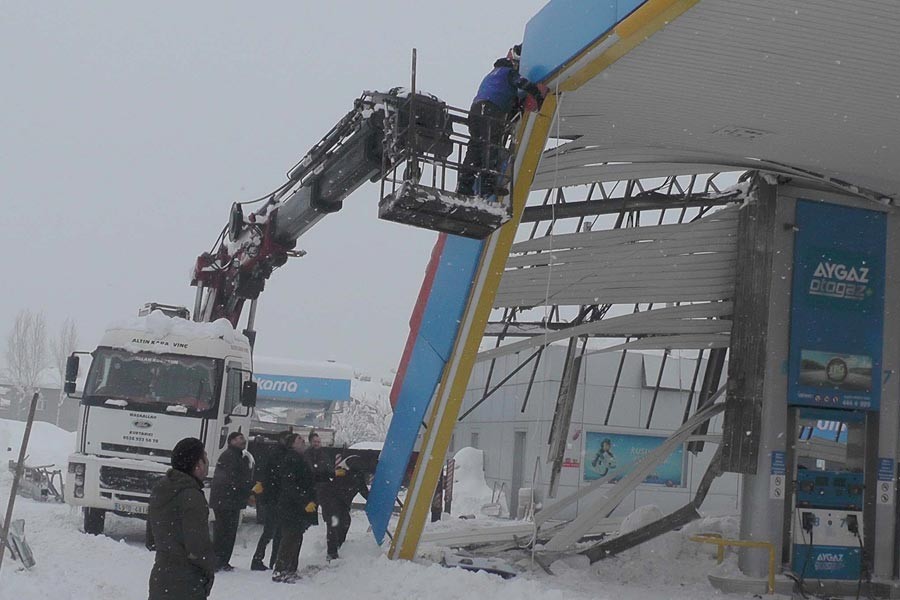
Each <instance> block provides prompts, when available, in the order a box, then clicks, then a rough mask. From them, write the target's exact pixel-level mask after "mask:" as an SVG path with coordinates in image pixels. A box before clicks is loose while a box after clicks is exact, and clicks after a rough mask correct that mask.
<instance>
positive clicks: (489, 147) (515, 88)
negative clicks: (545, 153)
mask: <svg viewBox="0 0 900 600" xmlns="http://www.w3.org/2000/svg"><path fill="white" fill-rule="evenodd" d="M521 53H522V45H521V44H516V45H515V46H513V47H512V48H510V50H509V53H507V55H506V58H500V59H497V61H495V62H494V68H493V70H491V72H490V73H488V74H487V75H486V76H485V77H484V79H482V81H481V85H480V86H479V87H478V92H477V93H476V94H475V99H474V100H473V101H472V106H471V108H469V117H468V119H467V123H468V126H469V145H468V148H467V149H466V157H465V158H464V159H463V164H462V167H461V168H460V170H459V180H458V182H457V186H456V192H457V193H458V194H463V195H465V196H474V195H475V180H476V177H478V175H479V174H480V176H481V178H480V181H481V185H480V189H479V190H478V192H479V195H480V196H482V197H485V198H486V197H488V196H491V195H493V194H494V193H497V195H501V196H505V195H506V194H508V193H509V192H508V191H507V190H497V189H495V186H496V178H497V172H498V171H499V170H500V168H501V160H500V157H501V150H502V148H503V136H504V133H505V132H506V127H507V121H508V120H509V119H510V117H511V116H513V115H515V114H516V113H517V112H518V111H519V110H520V109H521V104H520V95H521V94H520V93H521V92H525V93H527V94H530V95H531V96H532V97H533V98H534V99H535V101H536V103H537V107H538V109H540V105H541V103H542V102H543V101H544V95H545V94H544V90H545V89H546V88H544V89H541V88H540V87H538V86H537V85H535V84H534V83H531V82H530V81H528V80H527V79H525V78H524V77H522V76H521V75H519V58H520V55H521Z"/></svg>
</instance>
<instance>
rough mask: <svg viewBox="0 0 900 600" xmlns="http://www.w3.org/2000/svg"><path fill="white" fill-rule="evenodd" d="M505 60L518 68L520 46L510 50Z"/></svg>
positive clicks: (520, 55)
mask: <svg viewBox="0 0 900 600" xmlns="http://www.w3.org/2000/svg"><path fill="white" fill-rule="evenodd" d="M506 58H508V59H509V60H511V61H512V62H513V63H515V65H516V66H519V60H521V58H522V44H516V45H515V46H513V47H512V48H510V49H509V52H507V53H506Z"/></svg>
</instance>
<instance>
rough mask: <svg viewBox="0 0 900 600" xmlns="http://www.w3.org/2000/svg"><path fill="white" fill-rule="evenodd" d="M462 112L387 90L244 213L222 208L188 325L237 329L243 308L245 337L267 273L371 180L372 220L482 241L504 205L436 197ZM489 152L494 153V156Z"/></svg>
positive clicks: (461, 143)
mask: <svg viewBox="0 0 900 600" xmlns="http://www.w3.org/2000/svg"><path fill="white" fill-rule="evenodd" d="M464 123H465V112H464V111H461V110H458V109H454V108H451V107H449V106H447V105H446V104H445V103H444V102H442V101H440V100H439V99H437V98H435V97H434V96H431V95H428V94H423V93H409V92H406V91H405V90H402V89H400V88H395V89H393V90H391V91H390V92H387V93H380V92H366V93H364V94H363V95H362V96H361V97H360V98H358V99H357V100H356V101H355V102H354V106H353V109H352V110H351V111H350V112H348V113H347V115H346V116H344V118H342V119H341V120H340V121H339V122H338V123H337V125H335V126H334V127H333V128H332V129H331V131H329V132H328V134H326V135H325V137H323V138H322V140H320V141H319V142H318V143H317V144H316V145H315V146H313V148H312V149H311V150H310V151H309V152H307V154H306V155H305V156H304V157H303V158H302V159H301V160H300V161H299V162H298V163H297V164H296V165H295V166H294V167H293V168H292V169H291V170H290V171H288V173H287V181H286V182H285V183H284V184H282V185H281V186H280V187H279V188H277V189H276V190H274V191H273V192H272V193H271V194H269V195H267V196H265V197H263V198H260V199H259V200H258V201H254V202H262V204H261V207H260V208H258V209H257V210H256V211H255V212H252V213H249V214H245V213H244V206H245V205H246V204H249V203H235V204H233V205H232V207H231V214H230V216H229V220H228V224H227V225H226V227H225V229H224V230H223V231H222V233H221V234H220V236H219V239H218V240H217V241H216V244H215V245H214V249H213V250H212V251H211V252H204V253H203V254H201V255H200V256H199V257H198V258H197V261H196V264H195V266H194V271H193V275H192V279H191V285H193V286H196V287H197V294H196V300H195V304H194V320H195V321H214V320H216V319H220V318H225V319H228V320H229V321H230V322H231V324H232V325H233V326H234V327H235V328H237V327H238V321H239V320H240V317H241V313H242V311H243V307H244V303H245V302H246V301H248V300H249V301H251V308H250V314H249V316H248V324H247V329H246V330H245V333H247V334H248V336H249V337H250V339H251V343H252V341H253V337H254V331H253V321H254V319H255V308H256V299H257V298H258V297H259V294H260V293H261V292H262V290H263V288H264V287H265V283H266V280H267V279H268V278H269V277H270V276H271V274H272V272H273V271H274V270H275V269H276V268H278V267H280V266H281V265H283V264H284V263H285V262H287V259H288V258H289V257H291V256H302V255H303V254H304V252H302V251H299V250H297V249H296V243H297V240H298V238H299V237H300V236H301V235H303V234H304V233H305V232H306V231H308V230H309V229H310V228H311V227H312V226H313V225H315V224H316V223H317V222H319V220H320V219H322V217H324V216H325V215H327V214H329V213H333V212H336V211H338V210H340V209H341V207H342V203H343V200H344V199H345V198H346V197H347V196H349V195H350V194H351V193H352V192H353V191H354V190H356V189H357V188H358V187H359V186H361V185H362V184H363V183H365V182H366V181H367V180H370V181H373V182H374V181H379V180H380V181H381V201H380V202H379V216H380V217H381V218H383V219H387V220H391V221H396V222H400V223H406V224H410V225H415V226H418V227H425V228H427V229H432V230H435V231H441V232H446V233H452V234H456V235H463V236H466V237H472V238H484V237H486V236H487V235H489V234H490V233H491V232H492V231H494V230H495V229H497V228H498V227H500V225H502V224H503V223H505V222H506V221H507V220H508V219H509V214H510V213H509V205H508V202H506V201H504V200H502V199H501V200H500V201H491V202H489V201H487V200H485V199H483V198H473V197H467V196H461V195H458V194H456V193H454V192H450V191H447V190H445V189H444V188H445V185H446V183H447V178H446V176H447V174H448V172H453V171H455V170H458V168H459V167H460V163H461V160H460V158H461V156H462V153H463V151H464V149H465V145H466V143H467V137H466V136H465V135H463V134H462V133H461V130H462V127H461V126H462V125H463V124H464ZM498 151H500V150H499V149H498Z"/></svg>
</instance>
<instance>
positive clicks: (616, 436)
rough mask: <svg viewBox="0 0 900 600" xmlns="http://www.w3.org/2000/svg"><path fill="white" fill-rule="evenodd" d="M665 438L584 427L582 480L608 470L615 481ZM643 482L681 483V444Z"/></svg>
mask: <svg viewBox="0 0 900 600" xmlns="http://www.w3.org/2000/svg"><path fill="white" fill-rule="evenodd" d="M665 441H666V438H665V437H660V436H655V435H633V434H627V433H609V432H605V431H588V432H587V436H586V437H585V440H584V480H585V481H593V480H595V479H600V478H601V477H606V476H607V475H609V474H611V473H612V474H614V476H613V477H612V479H611V480H610V482H616V481H618V480H619V479H621V478H622V477H624V476H625V475H627V474H628V472H629V471H631V469H632V468H633V467H634V465H635V464H636V463H637V462H638V461H640V460H641V459H642V458H643V457H644V456H646V455H647V454H649V453H650V452H652V451H653V450H654V449H656V448H657V447H659V446H660V445H662V443H663V442H665ZM643 483H649V484H654V485H664V486H666V487H679V486H681V485H684V446H678V447H677V448H676V449H675V450H674V451H673V452H672V454H670V455H669V457H668V458H667V459H666V460H665V461H663V462H662V463H660V464H659V466H657V468H656V469H655V470H654V471H653V472H652V473H650V474H649V475H648V476H647V477H646V478H645V479H644V481H643Z"/></svg>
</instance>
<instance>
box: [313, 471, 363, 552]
mask: <svg viewBox="0 0 900 600" xmlns="http://www.w3.org/2000/svg"><path fill="white" fill-rule="evenodd" d="M357 458H358V457H357V456H355V455H351V456H348V457H347V458H344V459H343V460H342V459H341V455H340V454H338V455H337V457H336V458H335V460H336V461H337V463H338V464H337V465H336V466H335V468H334V479H333V480H331V481H330V482H329V483H327V484H320V485H319V486H318V487H317V488H316V489H317V491H318V492H319V504H320V505H321V506H322V518H323V519H324V520H325V526H326V528H327V530H328V533H327V546H328V560H334V559H336V558H338V549H339V548H340V547H341V546H342V545H343V544H344V541H345V540H346V539H347V531H349V530H350V508H351V507H352V505H353V499H354V498H355V497H356V494H360V495H361V496H362V497H363V498H366V499H368V498H369V488H368V487H366V476H365V474H364V473H363V472H362V471H360V470H357V469H355V468H353V467H354V466H355V463H356V459H357Z"/></svg>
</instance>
